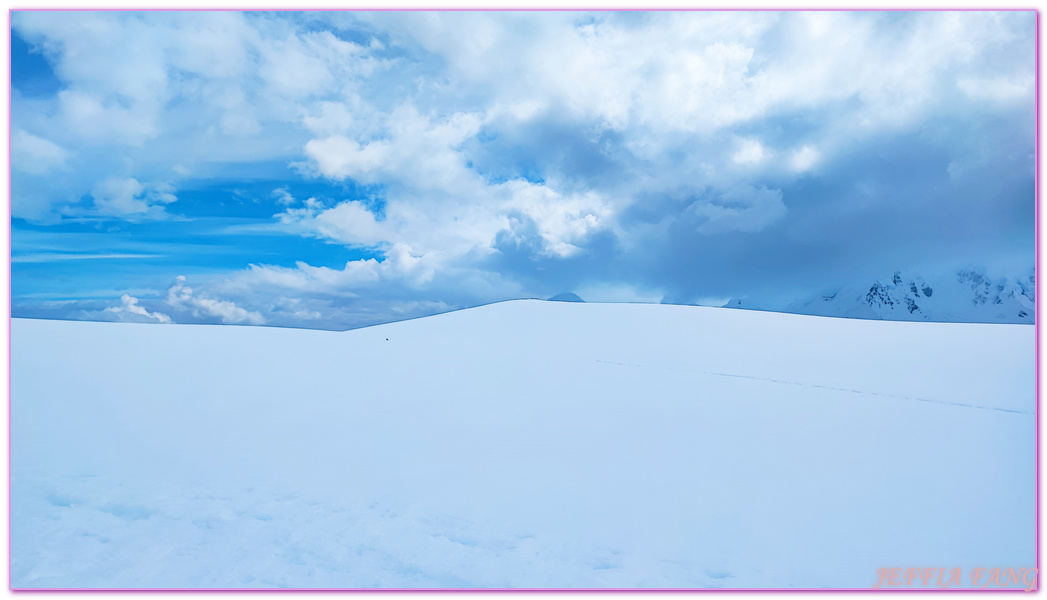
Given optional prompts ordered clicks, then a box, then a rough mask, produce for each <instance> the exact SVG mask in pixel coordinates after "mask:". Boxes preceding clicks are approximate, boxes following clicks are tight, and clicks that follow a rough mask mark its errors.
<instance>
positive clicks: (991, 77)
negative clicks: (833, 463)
mask: <svg viewBox="0 0 1047 600" xmlns="http://www.w3.org/2000/svg"><path fill="white" fill-rule="evenodd" d="M1035 25H1036V23H1035V13H1034V12H1032V11H1023V12H315V13H313V12H304V13H298V12H277V13H268V12H246V13H245V12H192V11H184V12H178V11H172V12H147V13H135V12H34V11H15V12H14V13H13V14H12V94H13V95H12V128H11V146H12V155H11V160H12V216H13V224H12V226H13V230H12V296H13V313H14V315H15V316H46V317H56V318H77V319H85V318H86V319H104V320H128V321H150V322H210V323H245V324H270V325H290V326H306V327H329V328H346V327H355V326H361V325H368V324H373V323H378V322H383V321H390V320H397V319H402V318H409V317H413V316H419V315H424V314H432V313H435V312H441V311H445V310H450V309H454V308H459V307H465V306H473V305H477V304H482V303H485V302H492V301H498V300H505V299H511V298H520V297H549V296H552V295H555V294H558V293H561V292H576V293H577V294H579V295H580V296H582V297H583V298H585V299H586V300H594V301H646V302H660V301H662V302H682V303H697V302H714V301H716V299H720V301H721V302H722V301H725V300H726V299H727V298H729V297H739V296H753V297H762V298H787V297H788V298H791V297H796V296H797V295H798V294H804V293H810V292H811V291H813V290H817V289H819V288H821V287H823V286H825V285H826V284H832V283H837V282H843V281H850V280H854V279H861V278H866V277H872V278H875V277H882V276H884V275H885V274H886V273H889V272H892V271H895V270H899V269H907V270H917V271H920V270H922V271H923V272H928V273H930V272H938V271H941V270H943V269H951V268H958V267H971V266H975V267H980V268H984V269H987V270H988V271H990V272H993V271H995V272H997V273H1004V274H1013V273H1016V272H1019V271H1021V272H1024V271H1026V270H1028V269H1030V268H1031V267H1032V265H1033V260H1034V256H1033V246H1034V235H1035V233H1034V232H1035V223H1034V210H1035V209H1034V193H1035V171H1034V153H1035Z"/></svg>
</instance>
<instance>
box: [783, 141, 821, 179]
mask: <svg viewBox="0 0 1047 600" xmlns="http://www.w3.org/2000/svg"><path fill="white" fill-rule="evenodd" d="M821 157H822V155H821V153H820V152H818V150H817V149H815V148H812V147H811V146H803V147H801V148H800V149H798V150H796V151H794V152H793V153H792V154H791V155H790V156H789V168H790V169H791V170H793V171H795V172H797V173H806V172H807V171H810V170H811V169H813V168H814V166H815V165H817V164H818V161H819V160H821Z"/></svg>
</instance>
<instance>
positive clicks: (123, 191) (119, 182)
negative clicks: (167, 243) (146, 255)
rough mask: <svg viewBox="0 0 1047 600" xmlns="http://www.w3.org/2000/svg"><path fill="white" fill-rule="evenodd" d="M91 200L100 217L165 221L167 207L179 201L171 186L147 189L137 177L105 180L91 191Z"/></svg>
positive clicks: (155, 185) (157, 185) (153, 186)
mask: <svg viewBox="0 0 1047 600" xmlns="http://www.w3.org/2000/svg"><path fill="white" fill-rule="evenodd" d="M91 197H92V199H93V201H94V208H95V210H96V211H97V213H98V214H100V215H107V216H120V217H128V218H134V217H148V218H162V217H163V214H164V213H163V207H164V205H167V204H170V203H172V202H174V201H176V200H178V198H177V197H176V196H175V195H174V188H172V187H171V186H170V185H169V184H164V183H159V184H153V185H150V186H144V185H142V184H141V183H139V181H138V180H137V179H135V178H133V177H131V178H127V179H119V178H115V177H113V178H109V179H106V180H104V181H101V182H99V183H97V184H96V185H95V187H94V189H93V190H92V191H91Z"/></svg>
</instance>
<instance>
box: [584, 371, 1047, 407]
mask: <svg viewBox="0 0 1047 600" xmlns="http://www.w3.org/2000/svg"><path fill="white" fill-rule="evenodd" d="M595 361H596V362H598V363H603V364H605V365H620V366H623V367H637V368H641V369H643V368H652V369H664V370H666V371H684V372H687V373H697V374H700V375H713V376H716V377H734V378H735V379H752V380H755V381H767V382H770V383H783V384H786V385H796V386H800V387H809V388H819V389H823V390H832V391H836V392H850V393H852V394H868V395H870V396H880V397H881V398H894V399H896V400H913V401H917V402H929V403H931V404H945V405H947V406H959V407H962V408H976V409H980V410H995V411H999V412H1005V413H1011V414H1018V415H1026V416H1034V415H1035V413H1032V412H1028V411H1024V410H1012V409H1009V408H999V407H997V406H984V405H981V404H967V403H964V402H950V401H948V400H934V399H931V398H918V397H915V396H896V395H894V394H883V393H880V392H864V391H862V390H852V389H848V388H838V387H833V386H830V385H820V384H817V383H801V382H798V381H786V380H784V379H771V378H769V377H755V376H753V375H738V374H736V373H718V372H715V371H702V370H699V369H681V368H677V367H663V366H651V365H637V364H632V363H623V362H615V361H611V360H600V359H595Z"/></svg>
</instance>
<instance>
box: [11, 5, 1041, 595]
mask: <svg viewBox="0 0 1047 600" xmlns="http://www.w3.org/2000/svg"><path fill="white" fill-rule="evenodd" d="M16 10H34V12H86V10H120V12H124V10H132V9H131V8H35V7H34V8H28V7H27V8H14V7H13V8H9V9H8V10H7V47H8V48H10V43H12V15H13V13H15V12H16ZM133 10H135V12H162V10H180V12H186V10H193V12H226V10H249V9H244V8H183V7H172V8H162V7H161V8H157V7H153V8H134V9H133ZM259 10H266V12H295V13H297V12H332V10H340V12H346V10H353V12H363V10H376V12H418V10H432V12H436V10H439V12H704V13H713V12H731V13H736V12H783V13H784V12H789V13H793V12H843V13H859V12H877V13H879V12H906V13H911V12H920V10H928V12H1029V10H1031V12H1033V13H1034V16H1035V67H1034V70H1035V84H1034V85H1035V103H1037V106H1035V151H1034V152H1035V154H1034V159H1033V169H1034V180H1035V187H1034V190H1035V191H1034V203H1035V206H1034V215H1035V240H1034V252H1035V258H1034V262H1033V264H1034V268H1035V271H1034V272H1035V273H1037V277H1038V280H1037V283H1039V276H1040V273H1039V266H1040V265H1039V263H1040V10H1039V9H1035V8H1003V7H1000V8H771V7H768V8H564V7H548V8H535V7H518V8H425V7H419V8H361V7H353V8H261V9H259ZM7 66H8V88H7V94H8V95H7V156H8V161H7V198H8V202H7V227H8V235H7V257H8V259H9V258H10V255H12V247H13V241H12V218H13V201H12V194H13V185H12V160H10V156H12V125H13V123H14V121H13V113H12V99H13V93H14V92H13V89H12V87H10V64H9V62H8V65H7ZM4 269H5V273H6V277H7V279H6V282H7V292H8V294H7V298H8V304H7V583H8V590H9V591H12V592H18V593H26V592H27V593H37V592H42V593H55V592H59V593H88V594H99V593H101V594H110V593H116V594H126V593H288V592H291V593H303V592H305V593H438V594H439V593H444V594H459V593H481V594H483V593H525V594H528V593H583V594H585V593H589V594H592V593H611V594H620V593H754V592H770V593H778V592H784V593H790V592H792V593H852V592H856V593H863V592H866V593H884V592H888V593H889V592H916V593H946V594H955V593H962V592H967V593H1007V592H1017V593H1023V594H1024V593H1026V591H1025V590H1023V588H1021V587H1005V588H993V590H988V588H972V587H954V588H934V587H932V588H918V587H905V588H891V590H887V588H884V590H874V588H872V587H824V588H823V587H799V588H796V587H793V588H776V587H728V588H707V587H476V588H473V587H462V588H456V587H331V588H329V587H287V588H271V587H263V588H252V587H15V586H13V585H12V576H13V573H12V561H13V550H14V549H13V546H12V534H10V532H12V512H13V510H12V467H13V462H12V449H13V448H12V362H10V357H12V332H10V323H12V304H10V297H12V294H10V292H12V289H13V287H12V267H10V262H9V260H8V262H7V263H6V265H5V266H4ZM1034 306H1035V317H1034V324H1033V328H1034V336H1035V350H1034V355H1035V365H1037V369H1035V409H1034V410H1035V413H1034V414H1035V417H1037V426H1035V453H1037V457H1035V492H1034V497H1035V553H1034V556H1035V558H1034V561H1035V569H1037V574H1038V577H1037V587H1034V588H1033V590H1031V591H1030V592H1032V593H1038V592H1040V579H1039V575H1040V574H1041V573H1042V571H1041V569H1040V391H1041V380H1040V318H1039V317H1040V314H1041V308H1042V307H1041V294H1040V293H1037V297H1035V301H1034Z"/></svg>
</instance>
